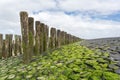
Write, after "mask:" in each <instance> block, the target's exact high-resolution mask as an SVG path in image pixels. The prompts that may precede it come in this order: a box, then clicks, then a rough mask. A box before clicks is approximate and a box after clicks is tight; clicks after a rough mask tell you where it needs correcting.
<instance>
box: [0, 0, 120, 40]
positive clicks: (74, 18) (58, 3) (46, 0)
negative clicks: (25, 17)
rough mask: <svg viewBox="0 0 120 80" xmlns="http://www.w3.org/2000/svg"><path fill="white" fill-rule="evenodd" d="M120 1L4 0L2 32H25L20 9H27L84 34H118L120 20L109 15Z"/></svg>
mask: <svg viewBox="0 0 120 80" xmlns="http://www.w3.org/2000/svg"><path fill="white" fill-rule="evenodd" d="M119 4H120V0H92V1H90V0H9V1H8V0H1V1H0V33H3V34H8V33H10V34H21V31H20V30H21V29H20V21H19V12H20V11H24V10H25V11H27V12H28V13H29V16H33V17H34V18H35V20H39V21H41V22H44V23H45V24H47V25H49V26H50V27H55V28H57V29H61V30H65V31H66V32H68V33H71V34H73V35H76V36H78V37H81V38H87V39H91V38H101V37H115V36H116V37H118V36H119V34H120V23H119V22H118V21H117V22H116V21H115V20H111V19H110V18H109V15H114V14H115V13H118V12H119V11H120V7H119ZM117 15H119V14H117ZM103 16H104V17H105V16H106V17H107V19H103V18H102V17H103Z"/></svg>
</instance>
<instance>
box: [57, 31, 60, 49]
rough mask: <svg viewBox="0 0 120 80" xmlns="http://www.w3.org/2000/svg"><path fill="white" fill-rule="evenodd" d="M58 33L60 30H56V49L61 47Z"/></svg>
mask: <svg viewBox="0 0 120 80" xmlns="http://www.w3.org/2000/svg"><path fill="white" fill-rule="evenodd" d="M60 33H61V31H60V30H57V47H58V48H60V46H61V44H60V43H61V37H60Z"/></svg>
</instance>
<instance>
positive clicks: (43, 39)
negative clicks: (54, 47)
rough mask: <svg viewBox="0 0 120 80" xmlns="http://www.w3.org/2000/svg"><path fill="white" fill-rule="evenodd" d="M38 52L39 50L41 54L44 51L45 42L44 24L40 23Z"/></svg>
mask: <svg viewBox="0 0 120 80" xmlns="http://www.w3.org/2000/svg"><path fill="white" fill-rule="evenodd" d="M40 26H41V27H40V43H41V44H40V50H41V53H43V52H44V51H45V50H46V49H45V48H46V42H45V41H46V40H45V35H46V33H45V25H44V23H40Z"/></svg>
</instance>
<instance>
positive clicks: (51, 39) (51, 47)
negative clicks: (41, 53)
mask: <svg viewBox="0 0 120 80" xmlns="http://www.w3.org/2000/svg"><path fill="white" fill-rule="evenodd" d="M49 46H50V47H49V48H50V49H53V28H51V29H50V41H49Z"/></svg>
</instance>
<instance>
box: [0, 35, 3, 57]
mask: <svg viewBox="0 0 120 80" xmlns="http://www.w3.org/2000/svg"><path fill="white" fill-rule="evenodd" d="M2 47H3V35H2V34H0V59H2Z"/></svg>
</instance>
